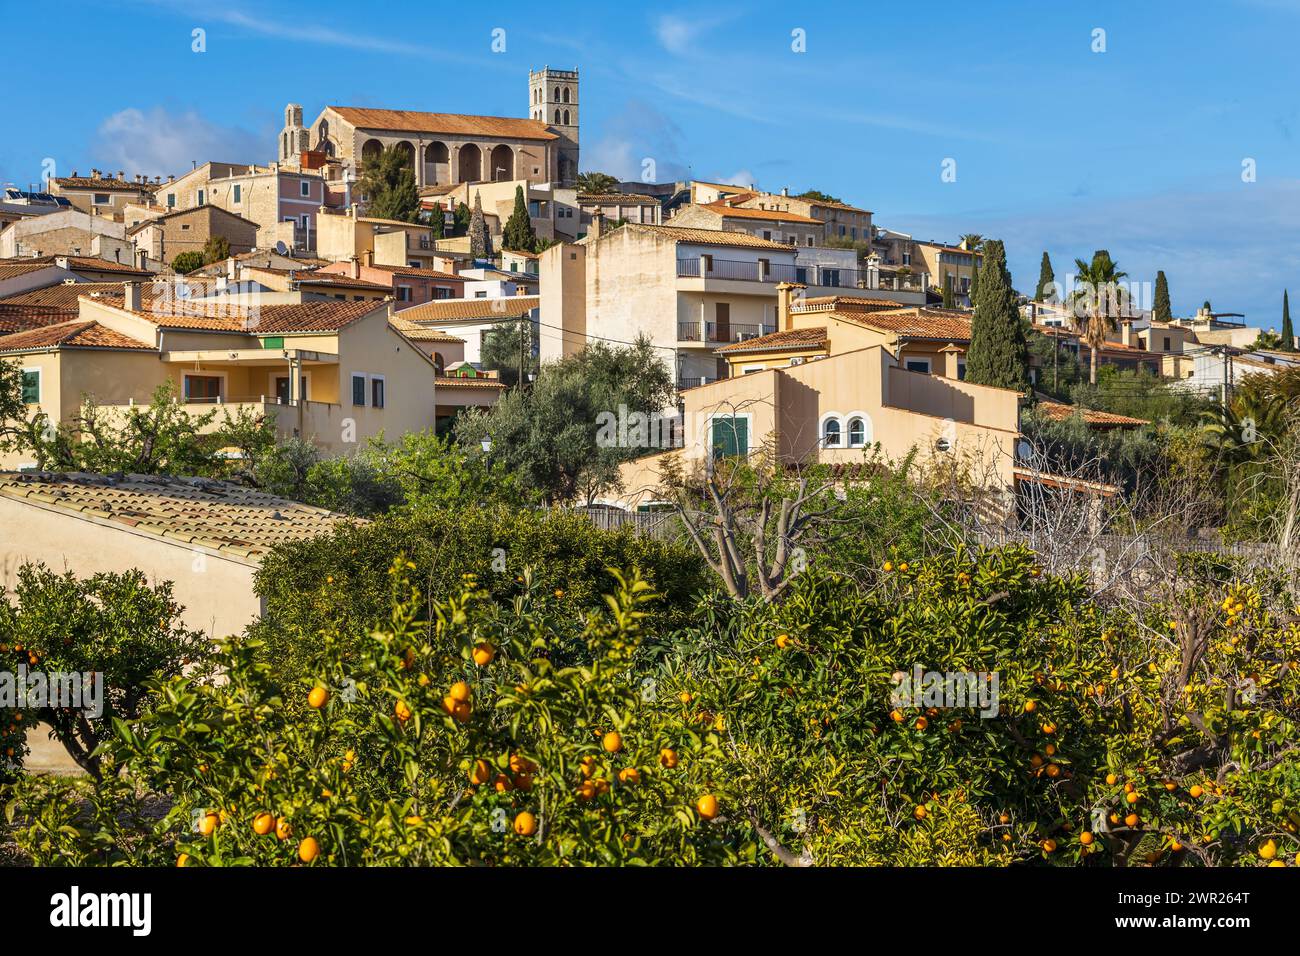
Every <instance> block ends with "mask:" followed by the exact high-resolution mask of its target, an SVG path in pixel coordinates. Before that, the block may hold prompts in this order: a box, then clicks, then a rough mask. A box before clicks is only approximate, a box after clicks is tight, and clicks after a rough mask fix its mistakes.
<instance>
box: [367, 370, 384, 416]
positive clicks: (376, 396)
mask: <svg viewBox="0 0 1300 956" xmlns="http://www.w3.org/2000/svg"><path fill="white" fill-rule="evenodd" d="M370 404H371V405H373V406H374V407H375V408H383V407H384V377H383V376H382V375H376V376H375V377H374V378H372V379H371V380H370Z"/></svg>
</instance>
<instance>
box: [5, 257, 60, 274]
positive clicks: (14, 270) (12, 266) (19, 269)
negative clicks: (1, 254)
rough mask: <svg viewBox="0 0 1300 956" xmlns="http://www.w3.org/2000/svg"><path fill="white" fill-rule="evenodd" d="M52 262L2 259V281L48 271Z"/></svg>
mask: <svg viewBox="0 0 1300 956" xmlns="http://www.w3.org/2000/svg"><path fill="white" fill-rule="evenodd" d="M52 265H54V263H52V262H40V261H38V260H36V259H0V279H15V278H17V277H18V276H25V275H27V273H29V272H37V271H39V270H41V269H48V268H50V266H52Z"/></svg>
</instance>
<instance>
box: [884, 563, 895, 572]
mask: <svg viewBox="0 0 1300 956" xmlns="http://www.w3.org/2000/svg"><path fill="white" fill-rule="evenodd" d="M884 568H885V570H886V571H892V570H894V562H893V561H886V562H885V565H884Z"/></svg>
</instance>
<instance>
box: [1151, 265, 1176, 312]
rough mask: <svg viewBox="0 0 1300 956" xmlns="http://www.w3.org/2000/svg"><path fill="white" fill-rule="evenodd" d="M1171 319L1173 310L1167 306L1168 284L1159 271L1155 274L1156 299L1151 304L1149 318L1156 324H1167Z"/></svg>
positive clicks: (1162, 272)
mask: <svg viewBox="0 0 1300 956" xmlns="http://www.w3.org/2000/svg"><path fill="white" fill-rule="evenodd" d="M1173 317H1174V313H1173V310H1172V309H1171V308H1170V306H1169V282H1168V280H1166V279H1165V273H1164V270H1163V269H1161V270H1160V271H1159V272H1157V273H1156V298H1155V301H1154V302H1153V303H1151V318H1153V319H1155V321H1157V322H1168V321H1169V320H1170V319H1172V318H1173Z"/></svg>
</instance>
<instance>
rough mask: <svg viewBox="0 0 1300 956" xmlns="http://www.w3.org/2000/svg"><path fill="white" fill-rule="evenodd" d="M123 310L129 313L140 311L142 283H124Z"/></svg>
mask: <svg viewBox="0 0 1300 956" xmlns="http://www.w3.org/2000/svg"><path fill="white" fill-rule="evenodd" d="M122 308H124V309H126V310H127V311H128V312H139V311H140V283H138V282H123V283H122Z"/></svg>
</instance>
